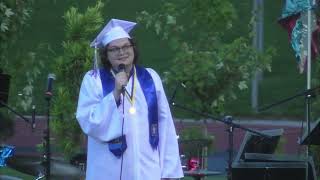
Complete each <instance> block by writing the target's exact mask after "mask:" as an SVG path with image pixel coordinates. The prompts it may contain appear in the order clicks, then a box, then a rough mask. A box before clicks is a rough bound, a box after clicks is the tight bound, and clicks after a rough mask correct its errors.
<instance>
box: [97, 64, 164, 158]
mask: <svg viewBox="0 0 320 180" xmlns="http://www.w3.org/2000/svg"><path fill="white" fill-rule="evenodd" d="M135 68H136V73H137V74H136V76H137V79H138V81H139V84H140V86H141V89H142V91H143V94H144V97H145V98H146V102H147V105H148V122H149V143H150V145H151V147H152V148H153V149H154V150H155V149H157V147H158V143H159V127H158V100H157V93H156V87H155V84H154V81H153V79H152V76H151V75H150V73H149V72H148V71H147V70H146V69H145V68H143V67H139V66H135ZM99 71H100V79H101V83H102V88H103V96H106V95H107V94H109V93H110V92H112V91H113V89H114V77H113V75H112V73H111V72H110V70H106V69H105V68H102V69H100V70H99ZM118 138H119V137H118ZM118 138H116V139H118ZM120 139H122V140H123V137H120ZM118 140H119V139H118ZM112 141H113V140H111V141H110V142H112ZM116 142H121V141H116ZM124 142H125V139H124ZM113 147H125V148H126V147H127V146H126V145H122V144H120V145H119V144H118V145H116V146H113ZM109 149H110V146H109ZM118 149H119V151H122V153H123V152H124V151H125V149H124V150H123V149H121V148H118ZM110 150H111V149H110ZM117 154H120V153H117Z"/></svg>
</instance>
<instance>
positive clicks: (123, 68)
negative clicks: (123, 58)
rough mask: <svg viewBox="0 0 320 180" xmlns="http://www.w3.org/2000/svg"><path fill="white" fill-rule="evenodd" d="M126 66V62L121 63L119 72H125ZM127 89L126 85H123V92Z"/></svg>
mask: <svg viewBox="0 0 320 180" xmlns="http://www.w3.org/2000/svg"><path fill="white" fill-rule="evenodd" d="M125 69H126V66H125V65H124V64H119V66H118V71H119V72H125ZM125 91H126V87H125V85H123V86H122V92H125Z"/></svg>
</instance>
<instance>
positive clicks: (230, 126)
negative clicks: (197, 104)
mask: <svg viewBox="0 0 320 180" xmlns="http://www.w3.org/2000/svg"><path fill="white" fill-rule="evenodd" d="M174 94H175V93H174ZM170 102H171V105H172V106H173V107H177V108H180V109H182V110H185V111H188V112H192V113H194V114H197V115H200V116H203V117H206V118H211V119H213V120H216V121H220V122H222V123H224V124H226V125H227V126H228V130H227V132H228V133H229V134H228V142H229V147H228V152H229V153H228V175H227V179H228V180H232V171H231V169H232V161H233V135H234V134H233V131H234V129H235V128H238V129H242V130H244V131H249V132H251V133H254V134H257V135H259V136H261V137H264V138H271V137H270V136H269V135H266V134H263V133H261V132H258V131H256V130H253V129H250V128H247V127H244V126H241V125H239V124H236V123H234V122H233V117H232V116H225V117H224V118H223V119H221V118H218V117H215V116H213V115H211V114H208V113H202V112H198V111H196V110H193V109H191V108H188V107H185V106H182V105H180V104H177V103H175V102H174V101H173V98H171V100H170Z"/></svg>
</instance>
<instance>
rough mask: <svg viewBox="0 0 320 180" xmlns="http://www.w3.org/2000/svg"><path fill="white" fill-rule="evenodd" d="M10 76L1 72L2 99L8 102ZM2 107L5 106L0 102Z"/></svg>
mask: <svg viewBox="0 0 320 180" xmlns="http://www.w3.org/2000/svg"><path fill="white" fill-rule="evenodd" d="M9 84H10V76H9V75H8V74H0V101H2V103H5V104H7V103H8V95H9ZM0 107H3V105H1V103H0Z"/></svg>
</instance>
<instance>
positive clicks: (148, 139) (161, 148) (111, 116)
mask: <svg viewBox="0 0 320 180" xmlns="http://www.w3.org/2000/svg"><path fill="white" fill-rule="evenodd" d="M135 25H136V23H134V22H129V21H124V20H118V19H112V20H110V21H109V23H108V24H107V25H106V26H105V27H104V28H103V30H102V31H101V32H100V33H99V35H98V36H97V37H96V39H95V40H94V41H93V42H92V43H91V46H92V47H94V48H96V49H98V50H99V54H100V59H101V62H102V64H103V67H102V68H100V69H97V68H95V69H93V70H91V71H89V72H87V73H86V75H85V76H84V78H83V81H82V85H81V89H80V95H79V100H78V107H77V114H76V116H77V119H78V122H79V124H80V126H81V128H82V130H83V132H84V133H86V134H87V135H88V152H87V171H86V179H87V180H100V179H107V180H118V179H122V180H161V179H179V178H181V177H183V171H182V167H181V162H180V156H179V149H178V142H177V135H176V131H175V127H174V123H173V119H172V115H171V112H170V108H169V104H168V101H167V98H166V95H165V92H164V89H163V86H162V82H161V79H160V77H159V75H158V74H157V73H156V72H155V71H154V70H152V69H150V68H143V67H140V66H138V65H137V64H136V63H137V60H138V53H137V49H136V46H135V43H134V42H133V40H132V39H131V37H130V35H129V34H128V33H129V32H130V31H131V29H132V28H133V27H134V26H135Z"/></svg>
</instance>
